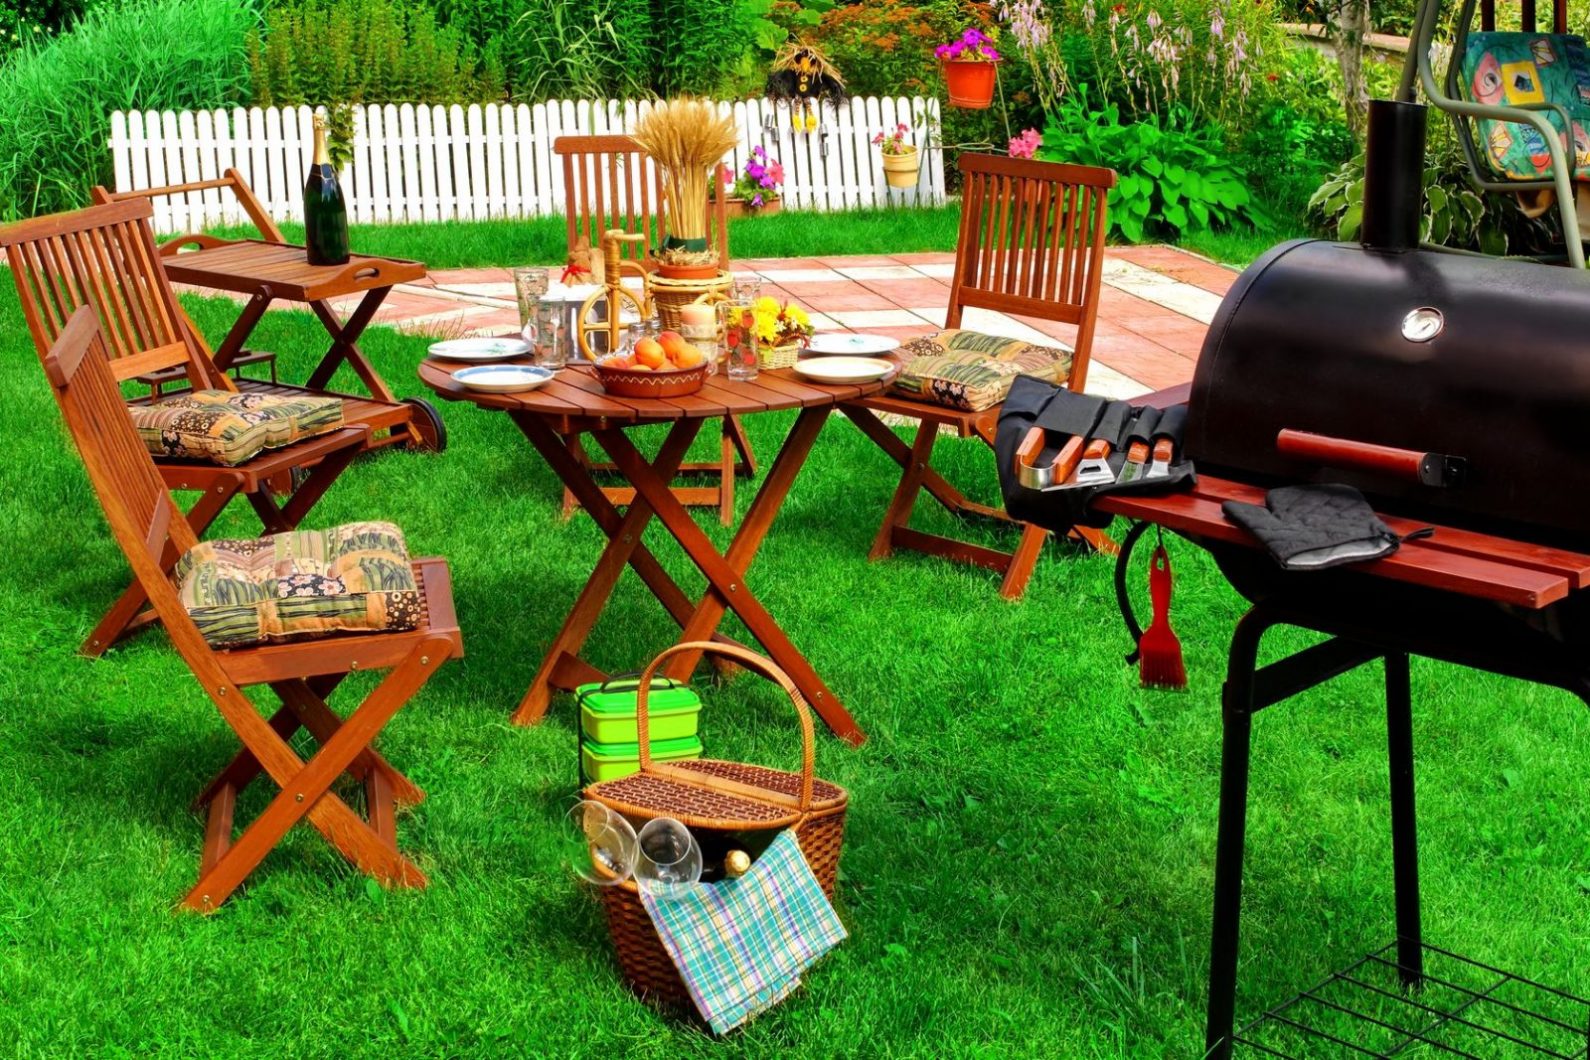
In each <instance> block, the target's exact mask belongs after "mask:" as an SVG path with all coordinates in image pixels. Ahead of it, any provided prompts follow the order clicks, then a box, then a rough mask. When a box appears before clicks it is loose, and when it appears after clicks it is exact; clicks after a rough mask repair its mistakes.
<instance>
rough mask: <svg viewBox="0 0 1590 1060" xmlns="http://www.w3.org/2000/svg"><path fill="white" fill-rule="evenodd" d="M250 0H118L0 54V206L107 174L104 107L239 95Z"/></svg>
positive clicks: (205, 101)
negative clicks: (48, 36) (42, 39)
mask: <svg viewBox="0 0 1590 1060" xmlns="http://www.w3.org/2000/svg"><path fill="white" fill-rule="evenodd" d="M258 18H259V16H258V12H257V9H256V7H255V4H254V2H253V0H123V2H120V3H112V4H106V5H104V6H100V7H95V8H94V9H92V10H91V11H89V13H88V14H87V15H86V16H85V17H84V18H83V20H82V21H81V22H79V23H78V24H77V25H76V26H75V27H74V28H73V29H72V30H71V31H70V32H68V33H65V34H63V35H62V36H60V37H57V38H54V39H53V40H50V41H48V42H46V43H43V44H30V45H27V46H25V47H24V48H23V50H21V51H20V52H18V53H17V54H16V55H14V56H12V57H11V58H10V59H8V60H7V61H6V62H5V64H4V65H3V66H0V216H3V217H6V218H16V217H20V216H28V215H31V214H37V213H47V212H50V211H54V210H64V209H70V208H73V207H77V206H82V205H84V204H85V203H86V202H87V201H88V191H89V189H90V188H91V187H93V185H94V184H96V183H109V181H110V179H111V157H110V150H109V149H108V147H107V146H106V144H107V141H108V140H109V138H110V116H111V112H112V111H117V110H146V109H147V110H190V109H195V108H206V107H219V106H229V105H232V104H236V103H242V102H245V101H246V100H247V99H248V95H249V83H248V65H247V63H246V62H245V57H246V53H247V46H246V41H247V38H248V34H249V31H250V30H251V29H252V28H253V27H254V26H255V25H256V24H257V22H258Z"/></svg>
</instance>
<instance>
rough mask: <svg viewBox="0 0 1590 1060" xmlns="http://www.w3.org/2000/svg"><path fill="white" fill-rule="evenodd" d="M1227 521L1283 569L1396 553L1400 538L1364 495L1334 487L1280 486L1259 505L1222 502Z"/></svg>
mask: <svg viewBox="0 0 1590 1060" xmlns="http://www.w3.org/2000/svg"><path fill="white" fill-rule="evenodd" d="M1221 510H1222V511H1224V512H1225V513H1226V518H1227V519H1230V520H1231V521H1232V522H1234V523H1236V524H1237V525H1238V526H1241V527H1242V528H1243V529H1245V530H1247V531H1248V532H1249V533H1251V534H1252V535H1253V536H1254V537H1256V538H1258V539H1259V541H1260V542H1261V543H1262V544H1263V545H1264V547H1265V548H1266V549H1267V550H1268V551H1269V553H1270V555H1271V556H1272V557H1273V558H1274V559H1275V561H1276V562H1277V563H1279V564H1280V565H1281V566H1282V567H1284V568H1285V569H1287V570H1324V569H1325V568H1327V567H1339V566H1341V565H1342V564H1344V563H1362V562H1364V561H1365V560H1371V559H1379V558H1380V557H1382V556H1389V555H1390V554H1391V553H1393V552H1395V551H1397V546H1398V544H1399V543H1400V541H1401V539H1400V538H1399V537H1398V536H1397V535H1396V533H1395V532H1394V531H1393V530H1392V529H1391V527H1389V526H1387V525H1386V524H1385V523H1383V522H1381V521H1380V517H1379V516H1378V515H1376V514H1375V510H1374V509H1373V508H1371V507H1370V506H1369V502H1368V501H1366V500H1364V495H1363V494H1362V493H1359V492H1358V491H1357V490H1355V489H1353V487H1351V486H1341V485H1336V484H1334V483H1330V484H1324V485H1310V486H1282V487H1280V488H1279V489H1273V490H1271V491H1270V492H1269V493H1267V494H1266V495H1265V498H1264V506H1263V507H1260V506H1259V505H1257V504H1242V503H1239V502H1237V501H1227V502H1226V503H1225V504H1224V505H1222V506H1221Z"/></svg>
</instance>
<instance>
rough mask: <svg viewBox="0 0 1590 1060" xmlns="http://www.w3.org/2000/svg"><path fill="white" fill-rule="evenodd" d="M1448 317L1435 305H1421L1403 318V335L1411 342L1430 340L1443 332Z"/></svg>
mask: <svg viewBox="0 0 1590 1060" xmlns="http://www.w3.org/2000/svg"><path fill="white" fill-rule="evenodd" d="M1445 326H1446V318H1445V317H1443V316H1442V315H1441V311H1440V310H1439V309H1436V308H1435V307H1433V306H1420V307H1419V308H1418V309H1414V310H1412V311H1410V312H1409V313H1408V315H1407V316H1405V317H1403V318H1402V337H1403V338H1405V339H1407V340H1408V341H1409V342H1429V341H1430V340H1431V339H1433V338H1435V337H1436V336H1437V335H1439V334H1441V329H1442V328H1443V327H1445Z"/></svg>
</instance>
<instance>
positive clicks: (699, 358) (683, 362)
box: [674, 342, 707, 369]
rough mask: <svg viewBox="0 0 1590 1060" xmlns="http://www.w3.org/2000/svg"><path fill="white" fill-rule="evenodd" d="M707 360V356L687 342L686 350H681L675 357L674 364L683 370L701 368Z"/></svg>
mask: <svg viewBox="0 0 1590 1060" xmlns="http://www.w3.org/2000/svg"><path fill="white" fill-rule="evenodd" d="M706 359H707V358H706V355H705V354H703V353H702V352H701V351H700V350H698V349H697V348H696V347H694V346H692V345H691V344H690V343H688V342H687V343H685V345H684V348H683V349H681V350H680V351H679V352H678V354H677V355H676V356H675V357H674V363H675V364H677V365H678V366H679V367H680V368H681V369H685V368H700V367H701V363H702V362H703V361H705V360H706Z"/></svg>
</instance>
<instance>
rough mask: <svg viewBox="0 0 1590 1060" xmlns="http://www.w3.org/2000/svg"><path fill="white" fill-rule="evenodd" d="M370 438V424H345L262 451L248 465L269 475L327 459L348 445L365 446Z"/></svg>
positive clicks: (256, 471) (253, 471)
mask: <svg viewBox="0 0 1590 1060" xmlns="http://www.w3.org/2000/svg"><path fill="white" fill-rule="evenodd" d="M369 439H370V428H368V427H364V426H357V427H344V428H342V429H341V430H337V431H332V432H331V433H330V434H322V435H320V436H318V437H315V438H308V439H305V440H304V441H301V442H294V443H293V444H292V445H289V446H286V447H284V448H281V449H272V450H270V451H269V452H266V453H261V454H260V455H259V456H257V457H255V458H254V459H253V460H250V461H249V462H248V469H249V471H250V472H252V473H253V474H255V475H259V476H268V475H275V474H278V473H281V472H286V471H291V470H293V469H294V468H297V467H304V466H306V465H308V464H312V463H316V462H318V461H320V460H323V459H325V458H326V457H328V456H330V455H331V454H332V453H340V452H342V451H343V450H344V449H349V448H362V447H363V446H364V445H365V443H366V442H368V441H369Z"/></svg>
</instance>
